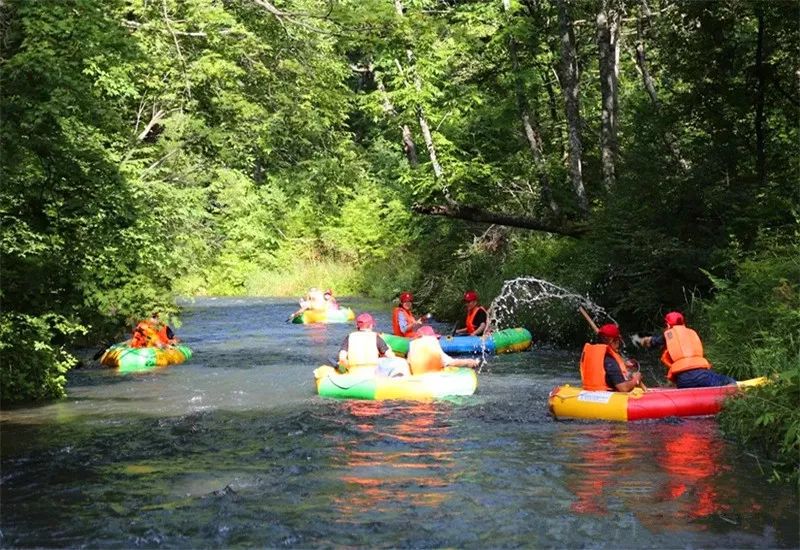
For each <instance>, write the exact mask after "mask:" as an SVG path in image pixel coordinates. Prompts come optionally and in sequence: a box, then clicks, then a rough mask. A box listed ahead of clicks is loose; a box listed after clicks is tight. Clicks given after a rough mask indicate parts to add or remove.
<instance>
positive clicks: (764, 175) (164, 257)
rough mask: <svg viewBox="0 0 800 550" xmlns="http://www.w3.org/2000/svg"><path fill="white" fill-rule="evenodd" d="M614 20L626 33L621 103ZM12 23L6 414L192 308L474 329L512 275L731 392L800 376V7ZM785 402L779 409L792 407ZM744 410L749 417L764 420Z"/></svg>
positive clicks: (464, 6)
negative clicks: (467, 312)
mask: <svg viewBox="0 0 800 550" xmlns="http://www.w3.org/2000/svg"><path fill="white" fill-rule="evenodd" d="M600 14H604V15H605V16H607V17H608V18H609V19H613V20H614V21H616V22H617V23H619V31H620V32H619V34H618V35H617V38H618V44H619V56H618V59H619V62H618V65H616V66H615V68H614V70H613V71H611V72H612V73H615V74H618V75H619V79H618V82H617V83H616V85H615V86H614V87H613V90H614V92H615V95H614V97H613V98H611V97H610V96H609V95H608V93H605V92H604V91H603V90H604V89H605V88H604V87H603V86H601V84H600V82H601V77H602V76H603V75H606V74H607V72H604V70H601V68H602V69H606V68H608V67H609V65H608V63H609V59H611V58H613V57H614V56H611V58H610V57H605V58H603V57H602V51H603V48H602V45H603V44H605V42H603V40H604V39H601V37H600V34H601V33H599V32H598V23H597V21H598V15H600ZM0 15H1V16H2V20H1V21H0V26H2V44H1V47H2V50H1V52H2V53H1V57H2V60H1V61H2V71H3V73H2V89H3V94H2V100H1V102H0V137H1V138H2V144H0V156H1V157H2V166H1V167H0V178H2V181H3V187H2V190H0V215H2V229H1V230H0V243H1V244H0V247H1V249H0V251H1V252H2V287H0V293H1V294H0V298H2V306H3V307H2V314H0V316H1V318H0V327H2V334H0V336H1V338H0V361H2V399H3V401H5V402H8V401H14V400H18V399H27V398H37V399H38V398H46V397H50V396H58V395H60V394H62V392H63V383H64V377H63V374H64V372H65V371H66V370H67V369H68V368H69V366H70V365H71V364H72V363H73V362H74V360H73V359H71V358H70V357H69V355H68V353H67V352H66V351H64V350H65V349H67V348H68V347H69V346H74V345H76V344H96V343H98V342H100V341H102V340H103V339H104V338H107V337H109V336H111V335H116V336H117V337H120V336H121V334H122V332H124V330H125V327H126V326H130V323H131V322H133V321H134V320H135V319H137V318H139V317H141V316H143V315H144V314H146V313H148V312H149V311H152V310H154V309H159V310H161V311H165V312H168V313H169V312H173V313H174V312H175V311H176V310H175V308H174V305H173V299H174V297H175V296H176V295H181V294H182V295H198V294H251V295H253V294H265V295H276V294H278V295H296V294H300V293H301V292H302V291H303V290H304V289H305V288H307V287H308V286H312V285H313V286H326V287H328V286H332V287H333V288H335V289H336V291H337V293H338V294H346V293H365V294H370V295H373V296H376V297H380V298H383V299H384V300H386V301H387V302H388V301H389V300H391V298H392V297H393V296H394V295H396V293H397V292H398V291H399V290H402V289H411V290H414V291H415V293H416V294H417V295H418V297H419V298H420V301H421V304H420V306H419V307H420V308H426V309H428V310H433V311H435V312H436V313H437V315H439V316H440V317H443V318H451V319H452V318H455V317H456V316H457V315H458V314H459V312H460V310H461V306H460V304H459V296H460V294H461V293H462V292H463V290H464V289H465V288H467V287H473V288H476V289H477V290H478V291H479V292H480V293H481V294H482V296H485V297H487V296H493V295H495V294H496V293H497V292H498V291H499V289H500V288H501V286H502V284H503V281H504V280H506V279H508V278H511V277H515V276H519V275H535V276H539V277H543V278H546V279H549V280H552V281H554V282H556V283H558V284H560V285H562V286H565V287H568V288H571V289H573V290H575V291H576V292H579V293H582V294H587V295H589V296H591V297H592V298H593V299H594V300H595V301H596V302H598V303H600V304H602V305H603V306H605V307H606V308H607V309H608V310H609V311H610V312H611V313H612V314H613V315H614V317H615V318H616V319H618V320H620V321H621V322H622V323H623V325H624V326H626V327H638V328H642V329H649V330H657V329H658V327H659V325H660V318H661V316H662V315H663V313H664V312H665V311H667V310H669V309H676V308H677V309H683V310H685V311H687V313H689V315H690V323H691V324H693V326H695V327H697V328H698V329H699V330H700V332H701V334H702V335H703V336H704V339H705V340H706V341H707V343H708V354H709V357H710V358H711V360H712V362H714V364H715V366H716V367H717V368H718V369H719V370H721V371H725V372H728V373H731V374H733V375H735V376H740V377H745V376H751V375H758V374H766V373H769V372H771V371H772V370H775V369H779V370H780V369H784V367H785V368H792V367H796V366H797V358H798V342H800V331H799V330H798V325H800V319H798V315H797V311H798V298H797V296H798V288H797V281H798V267H797V256H798V254H797V252H798V250H797V246H796V242H797V237H798V234H797V225H798V224H797V221H798V212H799V211H800V198H799V195H800V189H799V188H798V185H797V182H798V181H799V180H800V169H799V168H800V165H799V163H800V158H799V157H798V156H797V154H796V153H797V143H798V142H799V141H800V129H799V128H798V124H797V120H798V110H800V98H798V85H797V76H796V59H797V54H798V52H799V51H800V32H799V31H798V28H797V25H796V24H794V23H795V22H796V21H797V17H798V7H797V4H796V3H795V2H792V1H788V0H787V1H780V0H779V1H773V2H768V1H764V0H722V1H719V2H713V3H709V2H685V1H675V0H656V1H653V2H633V1H625V0H604V1H601V0H597V1H587V2H574V1H570V0H525V1H511V2H503V1H501V0H497V1H463V2H462V1H446V2H444V1H441V0H408V1H400V0H363V1H362V0H338V1H327V0H283V1H276V2H269V1H267V0H219V1H208V0H151V1H144V0H109V1H107V2H102V3H100V2H96V1H94V0H64V1H62V2H55V3H54V2H24V1H22V0H11V1H9V2H5V3H3V5H2V6H0ZM570 21H573V22H574V23H573V24H572V25H571V26H570V25H569V22H570ZM567 26H570V29H569V30H570V32H569V33H567V32H566V28H567ZM568 36H572V37H574V40H573V41H571V43H572V44H573V46H574V48H575V51H574V59H575V67H574V68H575V74H576V75H577V80H576V86H575V88H574V89H573V90H572V91H571V92H570V89H569V86H570V78H568V77H569V74H570V71H569V70H568V69H569V64H568V63H566V62H565V61H564V59H562V52H564V51H568V50H565V49H564V44H565V43H568V42H570V40H568V39H567V38H565V37H568ZM565 41H566V42H565ZM637 52H638V54H637ZM566 58H569V56H566ZM566 58H565V59H566ZM598 59H600V60H601V61H598ZM603 60H605V61H603ZM572 92H574V96H575V97H576V99H577V101H576V103H575V105H576V112H575V113H573V115H574V116H568V113H569V108H568V104H567V107H566V108H565V99H564V98H565V95H570V93H572ZM612 99H613V100H612ZM612 103H613V104H614V105H615V106H616V107H615V109H616V110H615V111H614V112H613V117H611V118H613V121H614V123H613V125H609V124H606V123H604V121H608V120H610V118H609V114H610V113H611V110H610V107H609V105H611V104H612ZM575 117H577V118H578V119H579V120H578V121H577V122H575V120H574V118H575ZM526 125H527V126H526ZM612 127H613V129H612ZM609 135H612V137H613V138H614V139H613V140H609V139H608V136H609ZM571 136H572V137H575V136H577V137H578V138H579V139H580V148H579V149H577V148H576V146H575V143H573V142H571V141H570V137H571ZM576 159H577V160H580V164H579V165H580V167H581V172H580V173H578V172H577V171H576V168H575V167H576V163H575V162H574V161H575V160H576ZM611 173H613V177H610V176H609V174H611ZM414 205H417V211H426V210H425V209H426V208H428V209H430V207H432V206H439V207H442V208H441V209H440V211H442V210H443V211H444V213H445V214H447V215H449V216H452V217H451V218H442V217H432V216H426V215H421V214H416V213H414V210H413V208H412V207H413V206H414ZM453 205H462V206H464V205H465V206H468V207H475V208H477V209H478V210H481V211H482V212H483V213H484V214H485V213H487V212H488V213H489V214H497V213H502V214H504V215H506V216H507V218H506V220H505V221H503V222H502V224H497V225H491V226H488V224H486V223H477V222H475V221H470V219H469V218H470V215H464V214H463V212H462V213H461V214H459V213H457V212H456V213H454V210H453ZM448 209H449V210H448ZM454 218H460V219H454ZM508 218H511V219H512V220H513V219H516V220H519V219H523V218H524V219H527V220H529V221H530V220H534V221H535V222H536V223H537V224H538V225H536V224H534V225H536V227H539V228H540V229H542V231H539V232H531V231H529V230H527V229H520V228H514V227H513V226H514V225H515V223H514V222H513V221H512V222H509V221H508ZM488 219H491V217H489V218H488ZM509 223H510V225H509ZM517 225H519V224H517ZM522 225H524V224H522ZM527 227H531V225H530V224H528V226H527ZM534 318H535V316H534ZM548 318H549V319H551V321H552V323H551V325H548V326H537V327H536V328H537V330H536V333H537V335H538V336H540V337H545V338H550V339H552V340H559V341H564V340H565V339H570V338H578V337H579V336H580V335H581V329H580V328H579V327H580V320H579V319H575V318H574V312H569V313H564V312H562V313H561V314H560V315H553V316H551V315H550V313H549V312H548ZM743 335H744V343H743ZM23 363H24V365H25V370H21V369H22V367H21V365H22V364H23ZM764 391H774V392H776V393H775V395H773V396H772V397H771V398H770V399H768V401H769V402H770V403H775V408H776V410H777V409H779V408H780V407H781V406H783V405H780V406H779V405H778V404H779V403H784V400H789V401H787V403H788V404H789V405H792V401H791V400H792V399H796V395H795V394H793V393H791V392H788V391H787V390H786V385H777V384H776V385H775V386H774V388H773V389H770V390H764ZM745 401H746V400H745ZM794 405H798V404H797V403H796V402H795V403H794ZM795 408H797V407H795ZM737 411H738V412H737ZM744 411H745V409H743V408H737V409H734V411H733V412H732V413H730V414H731V418H735V419H736V420H735V421H732V422H730V423H726V425H729V426H739V427H740V428H741V429H740V433H741V434H744V433H749V432H748V430H749V428H748V426H754V425H755V424H756V423H758V422H761V423H763V422H765V421H764V420H763V419H762V420H758V418H755V419H750V420H749V421H748V420H747V419H748V418H749V417H748V416H747V414H746V413H745V412H744ZM771 418H772V417H771ZM774 418H775V419H776V420H770V422H776V423H777V424H775V425H773V427H775V428H776V429H775V430H774V431H775V432H776V434H790V433H795V434H796V429H795V428H792V426H796V423H794V424H793V422H794V421H793V420H791V418H792V417H783V416H780V415H776V416H775V417H774ZM754 429H755V428H754ZM754 429H753V430H750V431H751V432H752V431H754ZM792 430H795V431H794V432H793V431H792ZM776 437H778V435H776ZM781 437H783V435H781ZM790 439H791V438H790ZM779 447H780V448H781V449H783V451H786V450H787V449H791V444H790V443H784V444H781V445H779ZM784 462H785V461H784Z"/></svg>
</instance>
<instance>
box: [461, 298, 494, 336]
mask: <svg viewBox="0 0 800 550" xmlns="http://www.w3.org/2000/svg"><path fill="white" fill-rule="evenodd" d="M464 303H465V304H466V306H467V319H466V321H465V322H464V325H465V327H464V328H460V329H457V330H456V334H465V335H467V336H483V333H484V331H485V330H486V326H487V323H488V321H489V317H488V315H487V313H486V308H484V307H483V306H480V305H478V293H477V292H475V291H474V290H468V291H466V292H465V293H464Z"/></svg>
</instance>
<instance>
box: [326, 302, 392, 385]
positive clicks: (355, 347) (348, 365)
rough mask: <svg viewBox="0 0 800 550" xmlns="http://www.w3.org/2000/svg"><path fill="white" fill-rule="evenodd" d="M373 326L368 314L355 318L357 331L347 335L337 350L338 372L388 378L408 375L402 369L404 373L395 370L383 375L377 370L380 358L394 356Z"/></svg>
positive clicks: (370, 316) (372, 320) (373, 321)
mask: <svg viewBox="0 0 800 550" xmlns="http://www.w3.org/2000/svg"><path fill="white" fill-rule="evenodd" d="M374 326H375V320H374V319H373V318H372V315H370V314H369V313H360V314H359V315H358V317H356V328H357V329H358V330H356V331H355V332H351V333H350V334H349V335H347V337H346V338H345V339H344V341H342V345H341V346H340V348H339V370H341V371H346V372H348V373H351V374H352V373H355V374H362V373H367V374H387V375H389V376H398V375H403V374H408V372H407V370H408V369H407V368H406V369H404V370H405V371H406V372H396V369H395V370H393V371H392V372H390V373H384V372H382V371H380V370H379V369H378V363H379V359H380V358H381V357H394V356H395V355H394V353H393V352H392V350H391V348H389V345H388V344H387V343H386V342H385V341H384V340H383V338H381V336H380V334H378V333H377V332H375V331H373V330H372V329H373V327H374ZM395 366H396V365H395ZM401 370H403V369H401Z"/></svg>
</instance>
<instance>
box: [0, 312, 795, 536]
mask: <svg viewBox="0 0 800 550" xmlns="http://www.w3.org/2000/svg"><path fill="white" fill-rule="evenodd" d="M356 304H358V302H356ZM293 306H294V304H293V303H291V302H289V301H285V300H284V301H280V300H269V299H263V300H257V301H256V304H255V305H254V304H253V303H250V302H248V301H241V300H239V301H233V300H227V301H225V300H215V301H212V302H211V303H210V304H209V305H206V302H205V301H202V300H198V301H197V302H196V303H195V304H194V305H192V306H191V309H190V310H189V311H188V312H187V316H186V322H185V324H184V326H183V327H182V328H181V330H180V334H181V335H182V336H183V335H184V334H185V335H186V337H187V340H188V339H189V338H191V340H192V342H193V344H192V346H193V348H194V349H195V357H194V358H193V359H192V361H190V362H189V363H186V364H184V365H179V366H176V367H171V368H169V369H164V370H160V371H155V372H151V373H145V374H138V375H135V376H123V377H118V376H115V375H114V373H113V372H109V371H95V372H92V371H85V372H82V373H81V374H80V375H79V376H77V377H75V378H73V379H71V380H70V386H69V393H70V396H69V397H68V398H67V399H66V400H64V401H62V402H59V403H55V404H51V405H49V406H46V407H39V408H36V409H21V410H15V411H8V412H4V418H3V423H2V438H0V451H1V452H0V466H2V482H1V483H0V499H1V500H2V504H3V513H2V516H0V532H1V533H2V540H1V543H2V546H3V547H17V546H22V547H30V546H42V547H54V546H55V547H65V546H66V547H75V546H91V547H98V546H99V547H111V548H130V547H157V546H158V547H180V548H189V547H191V548H195V547H198V548H206V547H231V546H245V547H253V546H256V547H298V548H307V547H331V546H333V547H379V548H383V547H424V548H440V547H463V548H497V547H552V548H565V547H569V548H572V547H575V548H579V547H607V548H632V547H637V548H641V547H664V548H674V547H681V548H684V547H703V548H722V547H789V548H792V547H797V545H798V535H797V530H798V520H797V506H798V501H797V495H795V494H793V492H792V491H791V490H789V489H788V488H786V487H781V486H775V485H768V484H766V483H765V482H764V479H763V477H762V476H761V475H760V474H759V473H758V471H757V467H756V465H755V463H754V462H753V461H752V460H751V459H750V458H749V457H746V456H742V454H741V453H739V452H738V451H737V450H736V448H735V447H732V446H731V445H729V444H728V443H727V442H725V440H724V439H723V438H722V437H721V435H720V434H719V432H718V429H717V427H716V423H715V421H714V420H713V419H691V420H680V421H678V420H669V421H658V422H640V423H630V424H607V423H580V422H556V421H553V420H552V419H551V418H550V416H549V415H548V414H547V393H548V392H549V390H550V389H551V388H552V387H553V386H555V385H557V384H559V383H561V382H563V381H568V380H572V379H574V377H575V367H574V365H575V364H576V362H577V354H578V352H577V351H576V350H570V351H563V350H558V349H546V348H545V349H543V348H539V349H535V350H533V351H531V352H528V353H521V354H512V355H505V356H498V357H495V358H492V360H491V362H490V365H489V369H488V371H486V372H483V373H482V374H481V375H480V381H479V388H478V393H477V394H476V395H475V396H472V397H468V398H461V399H458V400H452V401H439V402H433V403H403V402H365V401H336V400H328V399H322V398H319V397H316V396H315V395H314V387H313V381H312V380H311V371H312V369H313V368H314V367H315V366H316V365H317V364H318V363H317V362H318V361H319V359H320V358H321V357H326V356H328V355H330V353H331V351H332V350H333V351H335V349H336V348H337V347H338V345H339V343H340V342H341V340H342V338H343V337H344V335H346V334H347V332H348V330H349V327H348V326H346V325H342V326H329V327H326V328H324V330H313V329H311V327H303V326H298V325H294V326H293V325H286V324H275V325H270V324H269V323H262V320H263V319H265V318H267V319H268V318H273V319H285V317H286V316H287V315H288V313H290V312H291V308H292V307H293ZM377 315H378V318H379V321H378V322H379V324H380V323H383V324H384V325H385V324H386V323H387V320H388V311H386V310H383V311H377ZM226 319H228V320H230V328H228V326H229V325H228V323H226ZM228 331H229V332H228ZM206 334H209V335H212V334H213V337H210V338H208V339H207V338H206V337H205V335H206ZM225 334H228V335H229V336H230V337H231V338H230V340H228V339H226V338H225ZM259 335H260V336H259ZM236 339H240V340H242V341H247V345H245V346H242V347H241V348H238V347H237V345H232V344H230V341H231V340H236ZM259 339H260V344H258V343H257V341H258V340H259ZM290 349H291V350H292V351H289V350H290ZM223 350H224V353H223Z"/></svg>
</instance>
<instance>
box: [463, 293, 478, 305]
mask: <svg viewBox="0 0 800 550" xmlns="http://www.w3.org/2000/svg"><path fill="white" fill-rule="evenodd" d="M464 301H465V302H477V301H478V293H477V292H475V291H474V290H468V291H466V292H465V293H464Z"/></svg>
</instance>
